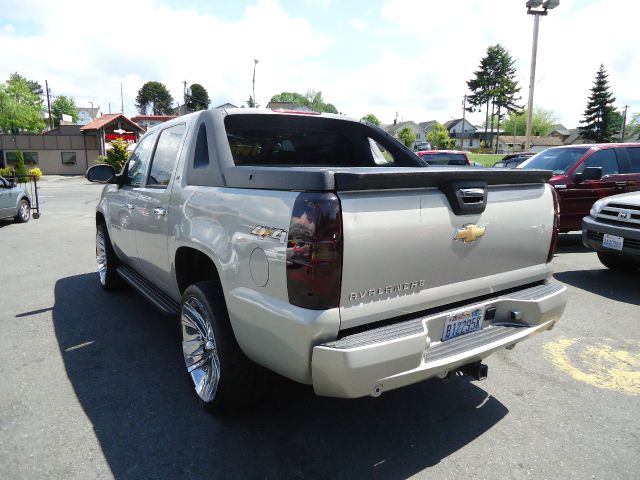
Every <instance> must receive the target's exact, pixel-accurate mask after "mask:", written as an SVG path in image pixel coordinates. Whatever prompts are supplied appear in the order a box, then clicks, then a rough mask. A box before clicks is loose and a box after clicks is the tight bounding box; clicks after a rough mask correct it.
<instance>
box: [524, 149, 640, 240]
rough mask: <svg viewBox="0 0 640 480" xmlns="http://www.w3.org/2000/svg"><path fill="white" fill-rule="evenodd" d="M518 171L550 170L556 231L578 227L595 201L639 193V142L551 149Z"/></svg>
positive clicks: (530, 160)
mask: <svg viewBox="0 0 640 480" xmlns="http://www.w3.org/2000/svg"><path fill="white" fill-rule="evenodd" d="M518 168H525V169H544V170H552V171H553V177H551V180H549V183H550V184H551V185H552V186H553V187H554V188H555V189H556V192H557V193H558V197H559V199H560V231H561V232H568V231H571V230H580V229H581V228H582V218H583V217H584V216H586V215H588V214H589V210H590V209H591V206H592V205H593V204H594V202H595V201H596V200H599V199H600V198H603V197H609V196H611V195H616V194H619V193H627V192H635V191H639V190H640V143H607V144H588V145H570V146H565V147H553V148H549V149H547V150H545V151H544V152H540V153H538V154H537V155H534V156H533V157H531V158H530V159H528V160H526V161H525V162H523V163H522V164H520V165H518Z"/></svg>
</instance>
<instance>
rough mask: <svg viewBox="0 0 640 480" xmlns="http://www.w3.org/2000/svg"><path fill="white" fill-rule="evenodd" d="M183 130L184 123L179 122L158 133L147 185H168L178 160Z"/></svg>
mask: <svg viewBox="0 0 640 480" xmlns="http://www.w3.org/2000/svg"><path fill="white" fill-rule="evenodd" d="M184 130H185V125H184V124H180V125H174V126H173V127H169V128H167V129H165V130H163V131H162V132H161V133H160V138H159V139H158V144H157V145H156V150H155V153H154V154H153V160H152V162H151V171H150V172H149V178H148V180H147V186H148V187H161V188H164V187H166V186H167V185H169V181H170V180H171V177H172V175H173V171H174V170H175V168H176V163H177V162H178V153H179V151H180V146H181V145H182V137H183V134H184Z"/></svg>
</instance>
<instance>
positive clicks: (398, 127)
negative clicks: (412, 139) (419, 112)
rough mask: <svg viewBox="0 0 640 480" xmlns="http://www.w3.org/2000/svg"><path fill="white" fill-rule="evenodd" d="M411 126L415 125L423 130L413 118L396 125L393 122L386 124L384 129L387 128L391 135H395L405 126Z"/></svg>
mask: <svg viewBox="0 0 640 480" xmlns="http://www.w3.org/2000/svg"><path fill="white" fill-rule="evenodd" d="M409 126H413V127H414V128H416V129H418V130H422V127H421V126H420V125H418V124H417V123H416V122H414V121H413V120H408V121H406V122H400V123H396V124H395V125H394V124H393V123H392V124H391V125H384V126H383V129H384V130H386V131H387V132H388V133H390V134H391V135H393V134H395V133H396V132H397V131H398V130H402V129H403V128H405V127H407V128H408V127H409Z"/></svg>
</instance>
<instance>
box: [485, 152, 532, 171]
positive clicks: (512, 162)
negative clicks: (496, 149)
mask: <svg viewBox="0 0 640 480" xmlns="http://www.w3.org/2000/svg"><path fill="white" fill-rule="evenodd" d="M533 155H535V154H534V153H530V152H522V153H508V154H507V155H505V156H504V157H502V159H501V160H499V161H497V162H496V163H494V164H493V166H494V167H503V168H515V167H517V166H518V165H520V164H521V163H522V162H524V161H525V160H527V159H529V158H530V157H532V156H533Z"/></svg>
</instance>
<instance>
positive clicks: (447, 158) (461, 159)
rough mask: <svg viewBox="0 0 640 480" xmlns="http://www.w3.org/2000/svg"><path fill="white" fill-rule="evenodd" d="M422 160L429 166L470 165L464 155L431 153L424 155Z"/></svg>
mask: <svg viewBox="0 0 640 480" xmlns="http://www.w3.org/2000/svg"><path fill="white" fill-rule="evenodd" d="M422 159H423V160H424V161H425V162H427V163H428V164H429V165H468V163H467V158H466V157H465V156H464V155H463V154H462V153H431V154H428V155H423V156H422Z"/></svg>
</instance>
